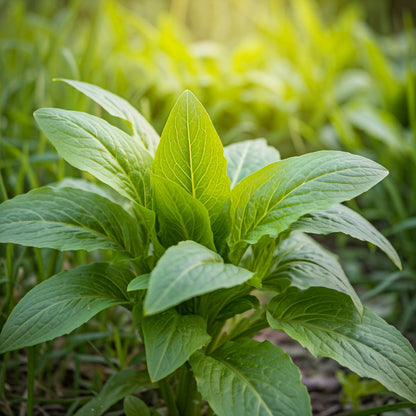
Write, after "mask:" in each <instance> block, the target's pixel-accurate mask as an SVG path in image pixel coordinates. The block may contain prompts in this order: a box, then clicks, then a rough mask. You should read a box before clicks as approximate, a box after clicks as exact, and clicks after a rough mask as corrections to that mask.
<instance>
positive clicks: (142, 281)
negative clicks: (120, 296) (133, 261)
mask: <svg viewBox="0 0 416 416" xmlns="http://www.w3.org/2000/svg"><path fill="white" fill-rule="evenodd" d="M149 279H150V273H146V274H142V275H141V276H137V277H135V278H134V279H133V280H132V281H131V282H130V283H129V285H128V286H127V291H128V292H131V291H132V290H143V289H147V288H148V287H149Z"/></svg>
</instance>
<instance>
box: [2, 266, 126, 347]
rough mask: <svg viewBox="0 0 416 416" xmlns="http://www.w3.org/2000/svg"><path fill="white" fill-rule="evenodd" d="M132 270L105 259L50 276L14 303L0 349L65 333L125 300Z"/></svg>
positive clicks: (4, 329) (123, 302)
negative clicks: (105, 261)
mask: <svg viewBox="0 0 416 416" xmlns="http://www.w3.org/2000/svg"><path fill="white" fill-rule="evenodd" d="M133 277H134V274H133V273H132V272H131V271H130V270H128V269H125V268H122V267H115V266H112V265H109V264H107V263H94V264H91V265H86V266H79V267H76V268H75V269H72V270H69V271H64V272H61V273H58V274H56V275H55V276H52V277H51V278H49V279H48V280H45V281H44V282H42V283H40V284H38V285H37V286H35V287H34V288H33V289H32V290H30V291H29V292H28V293H27V294H26V295H25V296H24V297H23V298H22V299H21V300H20V301H19V303H18V304H17V305H16V307H15V308H14V309H13V311H12V313H11V314H10V316H9V318H8V320H7V321H6V324H5V325H4V327H3V329H2V331H1V334H0V353H2V352H5V351H11V350H15V349H18V348H23V347H27V346H30V345H35V344H39V343H40V342H44V341H49V340H51V339H54V338H56V337H59V336H61V335H65V334H68V333H69V332H71V331H73V330H74V329H76V328H78V327H79V326H81V325H82V324H83V323H85V322H87V321H88V320H89V319H91V318H92V317H93V316H94V315H96V314H97V313H98V312H100V311H102V310H103V309H106V308H109V307H110V306H114V305H120V304H125V303H127V302H128V299H127V295H126V288H127V285H128V283H129V281H130V280H131V279H132V278H133Z"/></svg>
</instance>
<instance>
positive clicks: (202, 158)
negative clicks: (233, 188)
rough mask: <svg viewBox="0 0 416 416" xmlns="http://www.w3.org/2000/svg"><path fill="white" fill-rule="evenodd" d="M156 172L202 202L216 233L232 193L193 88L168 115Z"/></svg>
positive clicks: (217, 146)
mask: <svg viewBox="0 0 416 416" xmlns="http://www.w3.org/2000/svg"><path fill="white" fill-rule="evenodd" d="M153 171H154V173H156V174H157V175H159V176H161V177H164V178H167V179H169V180H171V181H173V182H175V183H177V184H178V185H179V186H181V187H182V188H183V189H185V190H186V191H187V192H188V193H189V194H191V195H192V196H193V197H194V198H196V199H198V200H199V201H200V202H202V204H203V205H204V206H205V208H206V209H207V210H208V213H209V216H210V220H211V224H212V225H213V229H214V234H215V228H216V226H215V222H216V220H217V219H218V216H219V215H220V214H221V212H222V210H223V207H224V204H225V202H226V200H227V199H228V198H229V194H230V180H229V178H228V176H227V162H226V159H225V157H224V150H223V147H222V144H221V140H220V138H219V137H218V135H217V132H216V131H215V128H214V126H213V125H212V122H211V120H210V118H209V116H208V114H207V112H206V111H205V109H204V107H203V106H202V104H201V103H200V102H199V101H198V100H197V98H196V97H195V96H194V95H193V94H192V93H191V92H190V91H185V92H184V93H183V94H182V95H181V96H180V97H179V99H178V101H177V103H176V104H175V106H174V107H173V109H172V111H171V113H170V115H169V118H168V121H167V123H166V126H165V128H164V130H163V133H162V137H161V139H160V143H159V146H158V148H157V150H156V154H155V159H154V162H153ZM217 227H219V225H218V224H217Z"/></svg>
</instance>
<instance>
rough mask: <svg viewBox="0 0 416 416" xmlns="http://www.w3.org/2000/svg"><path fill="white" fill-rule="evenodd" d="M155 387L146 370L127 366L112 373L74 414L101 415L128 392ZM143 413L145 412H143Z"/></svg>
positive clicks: (85, 415)
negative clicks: (100, 387) (96, 393)
mask: <svg viewBox="0 0 416 416" xmlns="http://www.w3.org/2000/svg"><path fill="white" fill-rule="evenodd" d="M152 388H155V385H154V384H152V383H151V381H150V380H149V376H148V375H147V371H138V370H133V369H131V368H128V369H126V370H121V371H119V372H118V373H116V374H113V375H112V376H111V377H110V378H109V379H108V380H107V381H106V383H105V384H104V387H103V389H102V390H101V391H100V392H99V393H98V395H97V396H96V397H94V398H93V399H91V400H90V401H89V402H87V403H86V404H84V406H82V407H81V409H79V410H78V412H77V413H75V416H101V415H103V414H105V412H106V411H107V410H108V409H109V408H110V407H111V406H113V405H114V404H116V403H117V402H119V401H120V400H122V399H124V397H126V396H128V395H130V394H138V393H141V392H142V391H146V390H150V389H152ZM143 415H145V413H143Z"/></svg>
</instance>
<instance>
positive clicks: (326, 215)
mask: <svg viewBox="0 0 416 416" xmlns="http://www.w3.org/2000/svg"><path fill="white" fill-rule="evenodd" d="M65 81H66V82H67V83H68V84H70V85H72V86H73V87H75V88H76V89H78V90H80V91H81V92H83V93H84V94H86V95H87V96H89V97H90V98H92V99H93V100H95V101H96V102H97V103H98V104H100V105H101V106H102V107H103V108H104V109H105V110H106V111H107V112H109V113H110V114H111V115H113V116H115V117H118V118H121V119H123V120H125V121H126V122H127V127H128V128H130V129H131V131H130V133H131V134H128V133H126V132H124V131H122V130H120V129H118V128H116V127H114V126H113V125H111V124H109V123H108V122H106V121H104V120H102V119H100V118H97V117H95V116H92V115H89V114H86V113H81V112H75V111H68V110H62V109H57V108H45V109H40V110H38V111H36V112H35V118H36V120H37V122H38V124H39V126H40V127H41V129H42V130H43V132H44V133H45V135H46V136H47V137H48V139H49V140H50V141H51V142H52V144H53V145H54V146H55V148H56V150H57V151H58V153H59V154H60V155H61V156H62V157H63V158H64V159H65V160H66V161H67V162H69V163H70V164H72V165H73V166H75V167H77V168H79V169H82V170H85V171H86V172H88V173H89V174H91V175H92V176H95V177H96V178H97V179H99V180H100V181H102V182H104V183H105V184H106V185H108V186H109V187H110V188H112V190H113V191H116V193H115V194H114V193H113V192H110V191H109V190H108V189H107V188H103V187H101V186H99V185H97V184H94V183H88V182H86V181H83V180H77V181H72V182H65V181H64V182H63V183H60V184H55V185H52V186H47V187H42V188H38V189H34V190H32V191H30V192H28V193H26V194H23V195H19V196H17V197H15V198H13V199H11V200H9V201H6V202H4V203H3V204H1V205H0V242H3V243H13V244H22V245H30V246H34V247H38V248H44V247H49V248H53V249H57V250H80V249H82V250H86V251H94V250H104V251H105V252H106V253H107V252H109V253H113V255H112V256H111V257H110V261H101V262H96V263H91V264H85V265H81V266H78V267H75V268H73V269H71V270H68V271H64V272H61V273H58V274H56V275H54V276H53V277H51V278H49V279H47V280H45V281H44V282H42V283H40V284H38V285H37V286H35V287H34V288H33V289H32V290H30V291H29V292H28V293H27V294H26V296H24V297H23V298H22V299H21V301H20V302H19V303H18V304H17V306H16V307H15V308H14V310H13V311H12V313H11V314H10V316H9V318H8V320H7V322H6V324H5V325H4V327H3V329H2V332H1V334H0V352H2V353H4V352H6V351H11V350H14V349H18V348H23V347H27V346H31V345H35V344H38V343H41V342H44V341H47V340H51V339H53V338H56V337H58V336H61V335H64V334H67V333H69V332H71V331H73V330H74V329H76V328H77V327H79V326H81V325H82V324H83V323H84V322H86V321H87V320H89V319H91V318H92V317H93V316H94V315H95V314H97V313H98V312H99V311H101V310H103V309H106V308H109V307H111V306H115V305H121V306H123V307H125V308H126V309H127V310H128V311H130V312H131V313H132V316H133V319H134V322H135V325H136V326H137V331H138V342H141V341H143V342H144V346H145V349H146V365H147V371H148V374H149V376H150V379H149V377H148V376H147V373H146V371H139V370H133V369H125V370H122V371H120V372H119V373H116V374H114V375H113V376H112V377H111V378H110V379H109V381H108V383H107V384H106V386H105V387H104V389H103V391H102V392H101V393H100V394H99V395H98V396H97V397H96V398H94V399H92V400H91V401H90V402H89V403H87V404H85V405H84V406H83V407H82V408H81V409H80V410H79V411H78V413H77V415H84V414H91V412H92V409H94V411H95V414H102V413H104V412H105V411H106V410H107V409H108V408H109V407H111V405H112V404H114V403H115V402H117V401H118V400H120V399H122V398H123V397H126V399H125V403H124V406H125V409H126V412H127V411H128V412H130V414H132V413H133V412H134V409H141V410H140V411H142V412H146V411H144V410H143V407H144V406H145V404H144V402H143V401H141V400H135V399H134V398H131V396H130V395H131V394H133V393H140V392H141V391H143V390H147V389H152V388H158V389H159V391H160V394H161V395H162V397H163V398H164V402H165V404H166V406H167V407H168V409H169V414H171V415H179V414H181V415H199V414H201V413H203V412H206V413H207V414H210V412H212V411H214V412H215V413H216V414H218V415H227V416H228V415H254V414H258V415H263V414H264V415H265V414H268V415H271V414H273V415H278V414H279V415H281V414H284V415H299V414H302V415H307V414H311V409H310V403H309V399H308V395H307V391H306V388H305V387H304V386H303V385H302V383H301V379H300V373H299V371H298V369H297V367H296V366H295V365H294V364H293V363H292V361H291V359H290V358H289V356H288V355H287V354H286V353H284V351H283V350H282V349H280V348H279V347H277V346H275V345H272V344H271V343H269V342H267V341H266V342H263V343H259V342H257V341H254V340H252V339H250V338H251V337H252V336H253V335H254V334H256V333H257V332H258V331H259V330H261V329H263V328H265V327H268V326H271V327H272V328H274V329H278V330H283V331H285V332H286V333H288V334H289V335H290V336H291V337H292V338H294V339H296V340H297V341H299V342H300V343H301V344H303V345H304V346H305V347H306V348H308V349H309V350H310V351H311V352H312V353H313V354H314V355H317V356H327V357H331V358H333V359H335V360H337V361H338V362H340V363H341V364H342V365H344V366H346V367H348V368H350V369H351V370H352V371H354V372H356V373H357V374H359V375H361V376H363V377H370V378H374V379H376V380H378V381H379V382H380V383H382V384H383V385H384V386H385V387H386V388H387V389H388V390H391V391H393V392H395V393H397V394H398V395H400V396H402V397H404V398H405V399H407V400H409V401H411V402H416V383H415V379H416V354H415V352H414V350H413V349H412V347H411V346H410V343H409V342H408V341H407V340H406V339H405V338H404V337H403V336H402V335H401V334H400V333H399V331H397V330H396V329H395V328H393V327H392V326H390V325H388V324H387V323H385V322H384V321H383V320H382V319H381V318H379V317H377V316H376V315H375V314H374V313H373V312H371V311H370V310H369V309H367V308H366V307H364V306H363V305H362V304H361V301H360V299H359V297H358V296H357V294H356V293H355V292H354V290H353V288H352V286H351V285H350V283H349V281H348V279H347V277H346V276H345V274H344V273H343V271H342V269H341V267H340V265H339V263H338V262H337V260H336V259H335V257H333V256H332V255H331V254H330V253H328V252H327V251H326V250H324V249H323V248H321V247H320V246H319V245H318V244H317V243H316V242H315V241H314V240H312V239H311V238H310V237H308V236H307V235H306V234H305V232H306V233H319V234H328V233H333V232H344V233H347V234H349V235H351V236H353V237H355V238H358V239H361V240H366V241H369V242H371V243H372V244H374V245H376V246H378V247H379V248H381V249H382V250H383V251H384V252H386V254H387V255H388V256H389V257H390V258H391V259H392V260H393V262H394V263H395V264H396V265H397V266H398V267H400V260H399V258H398V256H397V253H396V252H395V250H394V249H393V247H392V246H391V245H390V243H389V242H388V241H387V240H386V239H385V238H384V237H383V236H382V235H381V234H379V233H378V232H377V231H376V229H375V228H374V227H372V226H371V225H370V224H369V223H368V222H367V221H366V220H365V219H364V218H362V217H361V216H359V215H358V214H357V213H355V212H353V211H352V210H350V209H349V208H347V207H345V206H342V205H339V203H340V202H342V201H345V200H349V199H351V198H354V197H355V196H357V195H359V194H361V193H362V192H365V191H366V190H368V189H369V188H370V187H372V186H373V185H375V184H376V183H377V182H379V181H380V180H381V179H383V178H384V177H385V176H386V174H387V171H386V170H385V169H384V168H383V167H382V166H380V165H378V164H376V163H375V162H372V161H370V160H368V159H365V158H363V157H361V156H354V155H352V154H349V153H344V152H338V151H321V152H316V153H310V154H306V155H303V156H299V157H294V158H288V159H285V160H280V157H279V153H278V152H277V151H276V150H275V149H274V148H272V147H269V146H267V144H266V143H265V141H264V140H263V139H258V140H253V141H247V142H241V143H236V144H233V145H230V146H227V147H226V148H225V150H223V147H222V144H221V141H220V139H219V137H218V135H217V134H216V131H215V129H214V127H213V125H212V123H211V121H210V118H209V116H208V114H207V113H206V111H205V110H204V108H203V107H202V105H201V104H200V102H199V101H198V100H197V99H196V98H195V96H194V95H193V94H192V93H191V92H189V91H186V92H185V93H183V94H182V95H181V97H180V98H179V100H178V101H177V103H176V104H175V106H174V108H173V109H172V111H171V113H170V116H169V118H168V121H167V123H166V125H165V128H164V130H163V133H162V136H161V138H160V139H159V137H158V135H157V134H156V133H155V131H154V130H153V129H152V127H151V126H150V125H149V124H148V123H147V122H146V121H145V119H144V118H143V117H142V116H141V115H140V114H139V113H138V112H137V111H136V110H135V109H134V108H133V107H132V106H130V105H129V104H128V103H127V102H126V101H125V100H123V99H121V98H119V97H118V96H116V95H114V94H112V93H109V92H107V91H105V90H102V89H101V88H98V87H96V86H93V85H91V84H86V83H82V82H79V81H71V80H65ZM224 154H225V157H224ZM255 289H256V290H257V291H254V290H255ZM253 291H254V292H253ZM262 291H266V292H272V293H274V297H273V298H272V299H271V300H270V302H268V303H267V304H261V302H260V301H259V298H258V296H255V294H256V293H257V294H258V293H260V294H261V293H262ZM260 298H261V299H263V297H261V296H260ZM203 400H205V401H206V402H207V403H208V405H209V406H210V408H211V409H212V411H211V410H203V407H202V406H203ZM127 409H128V410H127ZM149 412H150V411H149ZM149 412H147V413H149ZM211 414H212V413H211Z"/></svg>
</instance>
